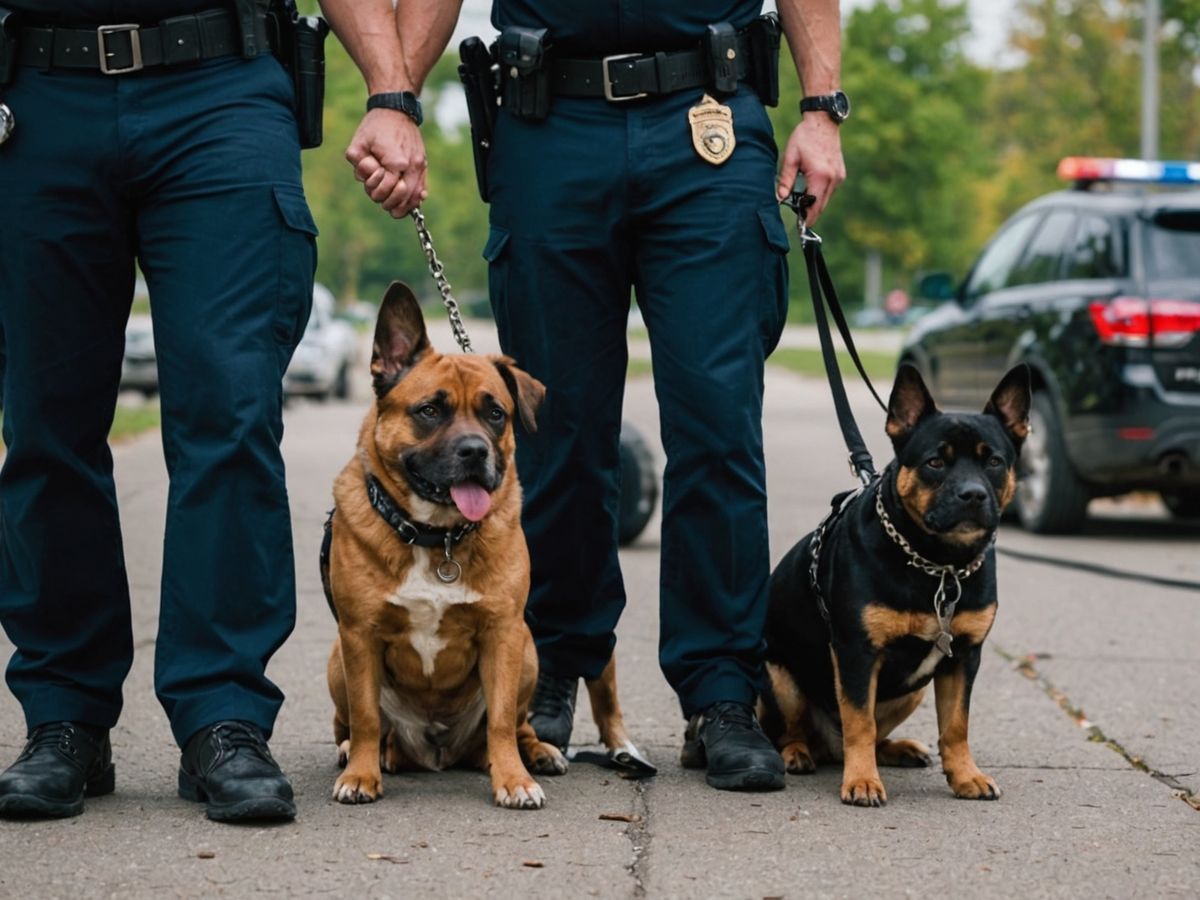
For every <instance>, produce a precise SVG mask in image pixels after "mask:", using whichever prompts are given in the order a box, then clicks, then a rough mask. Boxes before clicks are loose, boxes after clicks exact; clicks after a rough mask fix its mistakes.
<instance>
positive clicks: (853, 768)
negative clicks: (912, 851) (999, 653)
mask: <svg viewBox="0 0 1200 900" xmlns="http://www.w3.org/2000/svg"><path fill="white" fill-rule="evenodd" d="M1030 399H1031V398H1030V382H1029V370H1028V369H1027V368H1026V367H1025V366H1019V367H1017V368H1015V369H1013V370H1012V371H1010V372H1009V373H1008V374H1007V375H1006V376H1005V377H1004V379H1003V380H1002V381H1001V382H1000V384H999V386H998V387H997V388H996V390H995V392H994V393H993V394H992V396H991V399H990V401H989V402H988V404H987V406H986V408H985V409H984V411H983V413H982V414H981V415H957V414H946V413H942V412H940V411H939V410H938V409H937V407H936V406H935V405H934V402H933V398H932V397H930V395H929V391H928V390H927V389H926V387H925V384H924V382H923V381H922V380H921V376H920V375H919V374H918V373H917V370H916V369H914V368H912V367H911V366H902V367H901V369H900V372H899V374H898V375H897V378H896V383H895V386H894V387H893V389H892V395H891V399H890V401H889V403H888V419H887V433H888V435H889V436H890V437H891V439H892V444H893V446H894V448H895V451H896V458H895V460H894V461H893V462H892V463H891V464H889V465H888V466H887V468H886V469H885V470H884V472H883V474H882V477H881V478H880V479H879V480H877V481H876V482H875V483H874V484H872V485H871V486H870V487H868V488H866V489H865V490H864V491H862V492H861V493H856V494H853V495H843V497H841V498H836V499H835V512H834V513H833V514H832V515H831V518H830V519H828V520H827V521H826V522H825V523H823V525H822V527H821V528H819V529H818V530H817V531H815V532H813V533H812V534H809V535H808V536H806V537H805V538H804V539H803V540H801V541H800V543H799V544H797V545H796V546H795V547H794V548H792V550H791V551H790V552H789V553H788V554H787V556H786V557H784V559H783V560H782V561H781V562H780V564H779V566H778V567H777V568H776V570H775V572H774V573H773V575H772V577H771V596H770V607H769V612H768V615H767V626H766V641H767V673H768V676H769V679H768V681H769V689H768V690H767V692H766V693H765V694H764V696H763V698H762V701H761V704H760V710H759V712H760V715H761V716H762V719H763V725H764V727H765V729H766V730H767V733H768V734H769V735H770V736H771V738H772V740H774V741H775V744H776V746H777V747H778V748H779V750H780V752H781V753H782V754H783V758H784V762H785V764H786V766H787V770H788V771H789V772H793V773H798V774H803V773H807V772H812V771H814V769H815V768H816V764H817V763H818V762H823V761H828V760H839V759H840V760H842V761H843V774H842V788H841V796H842V802H844V803H853V804H856V805H858V806H880V805H882V804H883V803H886V802H887V794H886V792H885V791H884V787H883V782H882V781H881V780H880V777H879V769H878V766H879V765H885V766H888V765H891V766H928V765H929V764H930V763H931V761H932V760H931V759H930V755H929V750H928V749H927V748H926V747H925V746H924V745H922V744H920V743H918V742H917V741H913V740H893V739H890V738H889V737H888V735H890V734H891V732H892V730H893V729H894V728H895V727H896V726H897V725H899V724H900V723H901V722H903V721H904V720H905V719H906V718H908V716H909V715H910V714H911V713H912V712H913V710H915V709H916V708H917V706H918V705H919V704H920V702H921V699H922V697H923V695H924V693H925V688H926V686H927V685H928V683H929V681H930V680H931V679H932V680H933V682H934V694H935V700H936V704H937V718H938V733H939V738H938V747H939V750H940V753H941V758H942V769H943V771H944V772H945V773H946V780H947V781H948V782H949V783H950V787H951V788H952V789H953V791H954V794H955V796H957V797H963V798H976V799H983V800H994V799H996V798H997V797H999V796H1000V789H999V788H998V787H997V786H996V783H995V782H994V781H993V780H992V779H991V778H989V777H988V776H987V775H985V774H983V773H982V772H981V771H979V768H978V767H977V766H976V765H975V761H974V759H973V758H972V756H971V751H970V748H969V747H968V745H967V718H968V709H969V704H970V698H971V688H972V685H973V683H974V680H975V674H976V672H977V671H978V669H979V661H980V648H981V647H982V645H983V641H984V639H985V638H986V637H987V634H988V631H989V630H990V629H991V627H992V621H993V619H994V618H995V615H996V563H995V551H994V549H993V547H992V543H993V538H994V535H995V531H996V527H997V525H998V524H999V520H1000V513H1001V511H1002V510H1003V509H1004V507H1005V506H1006V505H1007V504H1008V502H1009V501H1010V500H1011V499H1012V496H1013V492H1014V490H1015V487H1016V477H1015V467H1016V463H1017V457H1018V454H1019V452H1020V447H1021V443H1022V441H1023V440H1024V439H1025V436H1026V435H1027V434H1028V431H1029V422H1028V419H1029V406H1030ZM814 553H815V554H816V556H817V563H816V566H815V567H814V562H813V557H814Z"/></svg>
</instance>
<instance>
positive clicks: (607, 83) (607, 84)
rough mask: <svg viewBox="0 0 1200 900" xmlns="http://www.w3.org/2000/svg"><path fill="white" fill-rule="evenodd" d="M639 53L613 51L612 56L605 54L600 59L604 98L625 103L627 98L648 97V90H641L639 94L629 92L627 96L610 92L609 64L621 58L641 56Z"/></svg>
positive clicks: (610, 76) (610, 101)
mask: <svg viewBox="0 0 1200 900" xmlns="http://www.w3.org/2000/svg"><path fill="white" fill-rule="evenodd" d="M642 55H643V54H641V53H615V54H613V55H612V56H606V57H604V59H602V60H600V71H601V73H602V75H603V76H604V99H605V100H607V101H608V102H609V103H625V102H626V101H628V100H640V99H641V98H642V97H649V96H650V93H649V92H648V91H642V92H641V93H640V94H629V95H628V96H623V97H617V96H615V95H614V94H613V92H612V75H611V74H610V72H609V68H608V67H609V65H610V64H611V63H614V62H616V61H618V60H622V59H637V58H638V57H640V56H642Z"/></svg>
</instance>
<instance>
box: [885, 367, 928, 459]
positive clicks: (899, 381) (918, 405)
mask: <svg viewBox="0 0 1200 900" xmlns="http://www.w3.org/2000/svg"><path fill="white" fill-rule="evenodd" d="M937 412H938V408H937V405H936V404H935V403H934V402H933V397H931V396H930V394H929V389H928V388H927V387H925V382H924V381H922V380H921V373H920V372H918V371H917V369H916V366H910V365H909V364H908V363H905V364H904V365H902V366H901V367H900V370H899V371H898V372H897V373H896V383H895V384H894V385H893V386H892V396H891V397H889V398H888V418H887V433H888V437H890V438H891V439H892V443H893V444H896V443H899V442H901V441H903V440H904V439H905V438H906V437H908V435H910V434H911V433H912V430H913V429H914V428H916V427H917V423H918V422H920V421H921V420H922V419H923V418H925V417H926V416H931V415H935V414H936V413H937Z"/></svg>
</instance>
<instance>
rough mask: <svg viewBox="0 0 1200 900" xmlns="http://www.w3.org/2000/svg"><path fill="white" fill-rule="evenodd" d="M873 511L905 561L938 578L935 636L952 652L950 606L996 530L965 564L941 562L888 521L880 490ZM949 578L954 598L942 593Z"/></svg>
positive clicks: (977, 566) (981, 559) (984, 554)
mask: <svg viewBox="0 0 1200 900" xmlns="http://www.w3.org/2000/svg"><path fill="white" fill-rule="evenodd" d="M875 514H876V515H878V516H879V524H880V525H882V526H883V530H884V533H885V534H887V536H888V537H890V538H891V539H892V541H893V542H894V543H895V544H896V546H898V547H899V548H900V549H901V550H903V551H904V555H905V556H907V557H908V564H909V565H910V566H912V567H913V568H914V569H920V570H921V571H922V572H924V573H925V574H926V575H932V576H933V577H934V578H936V579H938V586H937V590H935V591H934V592H933V611H934V613H936V614H937V619H938V628H939V629H940V634H938V637H937V648H938V650H940V651H941V652H942V653H943V654H944V655H946V656H953V655H954V654H953V653H952V652H951V650H950V642H951V641H952V640H953V637H952V636H951V634H950V620H951V619H953V618H954V607H956V606H957V605H958V601H959V600H960V599H962V580H963V579H964V578H970V577H971V576H972V575H974V574H975V573H976V572H978V571H979V569H980V567H981V566H983V564H984V562H985V561H986V560H987V552H988V550H989V549H991V546H992V544H994V543H995V542H996V534H995V532H993V533H992V537H991V540H989V541H988V542H987V545H986V546H985V547H984V548H983V549H982V550H981V551H979V555H978V556H976V557H975V558H974V559H973V560H971V561H970V562H969V563H967V564H966V565H965V566H954V565H949V564H943V563H935V562H934V561H933V560H931V559H926V558H925V557H924V556H922V555H921V554H920V553H918V552H917V551H916V550H914V549H913V548H912V545H911V544H910V543H909V542H908V540H907V539H906V538H905V537H904V535H902V534H901V533H900V532H899V531H897V530H896V526H895V525H893V524H892V520H891V518H889V517H888V514H887V511H886V510H884V508H883V491H882V490H880V491H876V493H875ZM947 579H949V580H950V581H951V582H952V583H953V585H954V599H953V600H948V599H947V594H946V580H947Z"/></svg>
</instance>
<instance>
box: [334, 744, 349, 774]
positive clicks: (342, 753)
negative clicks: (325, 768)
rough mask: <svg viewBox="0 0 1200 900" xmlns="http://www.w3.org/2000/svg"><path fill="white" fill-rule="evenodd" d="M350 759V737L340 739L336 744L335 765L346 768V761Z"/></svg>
mask: <svg viewBox="0 0 1200 900" xmlns="http://www.w3.org/2000/svg"><path fill="white" fill-rule="evenodd" d="M349 761H350V739H349V738H347V739H346V740H344V741H342V742H341V743H340V744H338V746H337V767H338V768H339V769H344V768H346V763H348V762H349Z"/></svg>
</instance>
